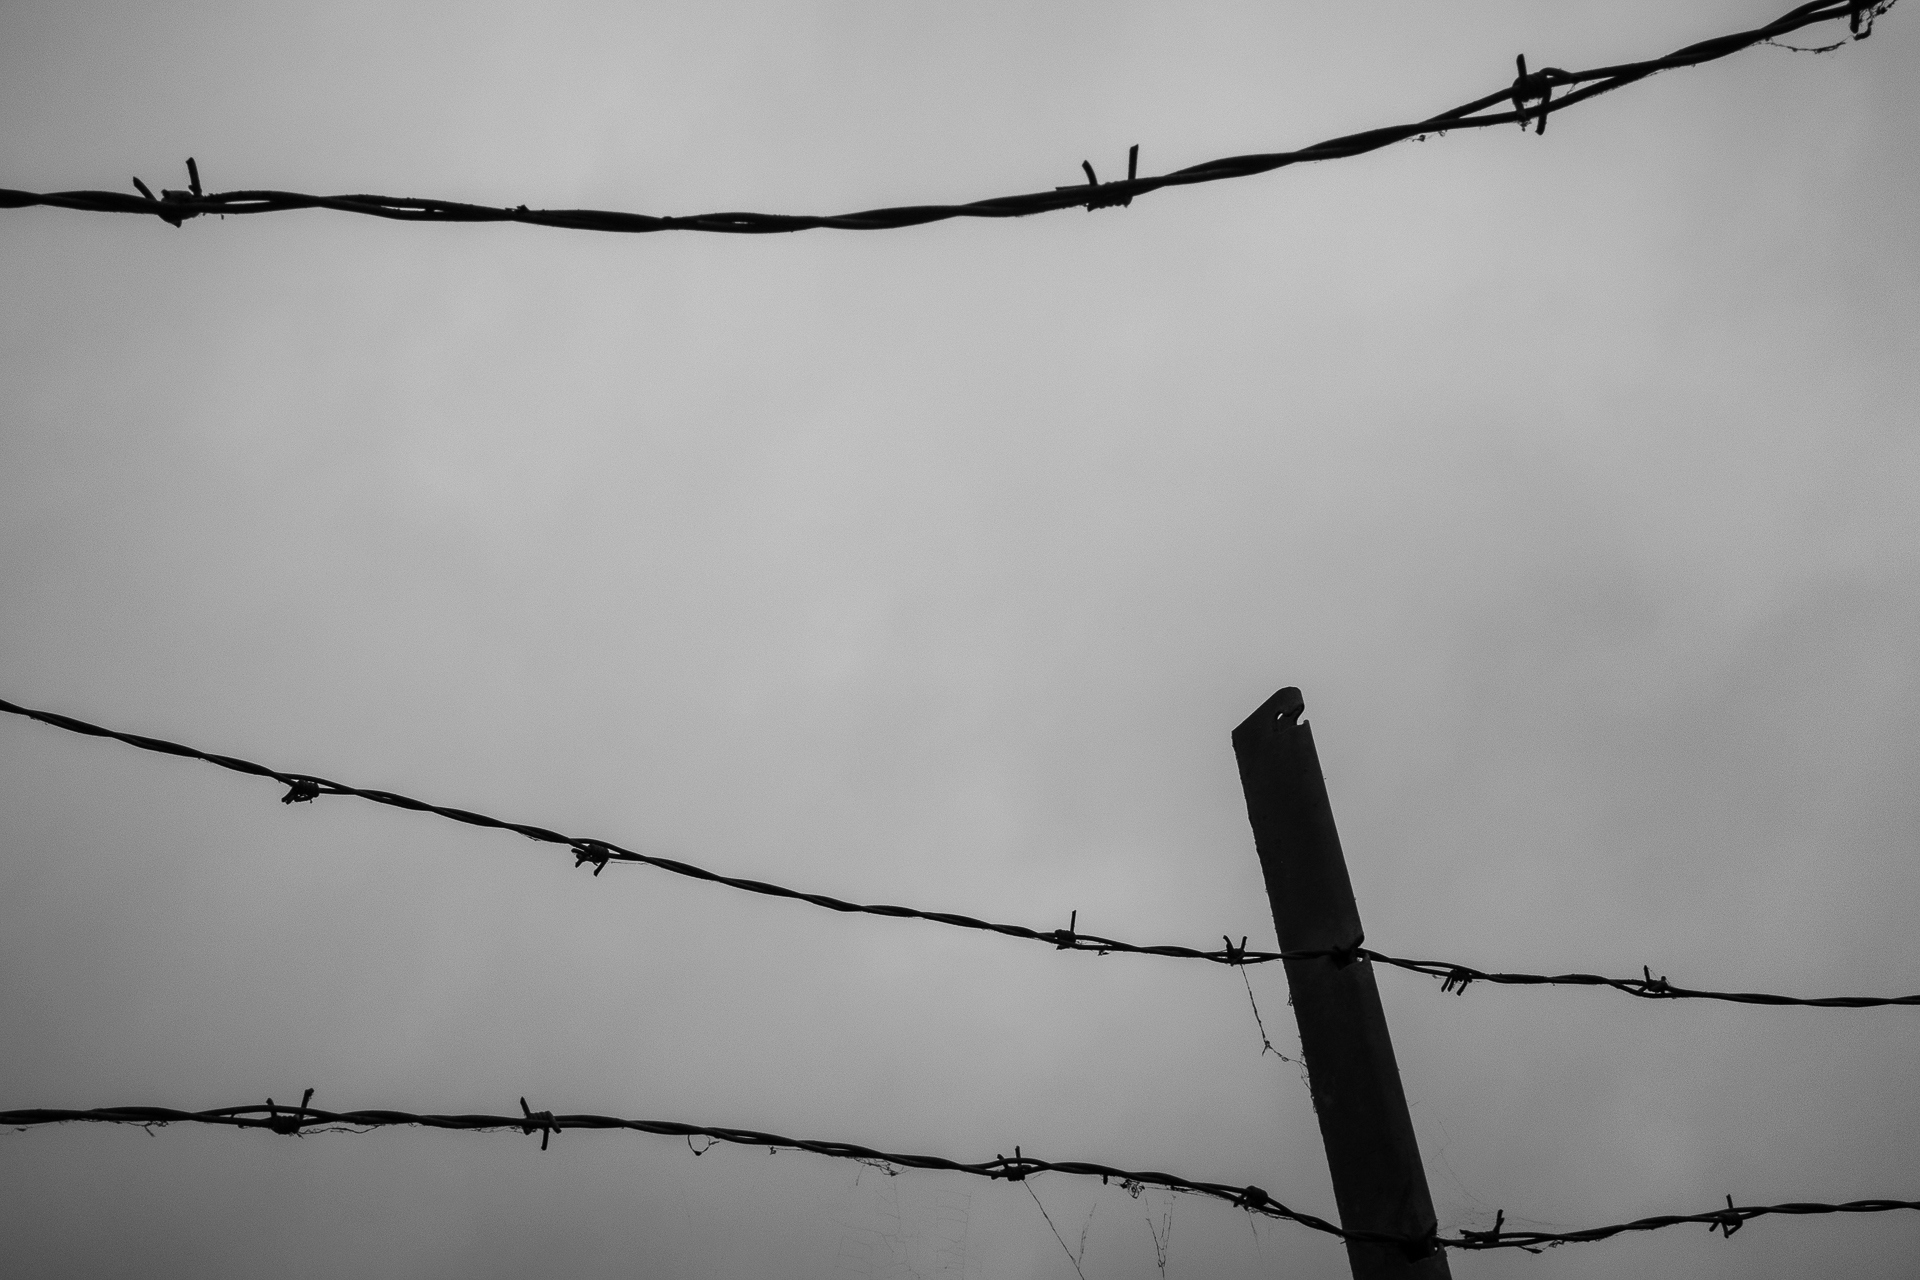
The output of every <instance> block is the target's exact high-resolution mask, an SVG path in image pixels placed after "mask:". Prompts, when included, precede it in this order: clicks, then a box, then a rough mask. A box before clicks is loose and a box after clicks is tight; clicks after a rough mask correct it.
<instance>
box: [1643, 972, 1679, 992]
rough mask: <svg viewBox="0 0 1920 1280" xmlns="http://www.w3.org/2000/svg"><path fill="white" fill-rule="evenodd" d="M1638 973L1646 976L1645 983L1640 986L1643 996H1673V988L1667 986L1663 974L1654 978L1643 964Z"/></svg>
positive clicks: (1665, 976) (1665, 977)
mask: <svg viewBox="0 0 1920 1280" xmlns="http://www.w3.org/2000/svg"><path fill="white" fill-rule="evenodd" d="M1640 972H1641V973H1643V974H1645V975H1646V979H1645V981H1643V982H1642V983H1641V984H1640V985H1641V991H1642V993H1643V994H1645V995H1650V996H1671V995H1672V994H1673V988H1672V987H1670V986H1668V985H1667V975H1666V974H1664V973H1663V974H1661V975H1660V976H1659V977H1657V978H1656V977H1654V976H1653V970H1652V968H1651V967H1649V966H1647V965H1644V964H1643V965H1641V966H1640Z"/></svg>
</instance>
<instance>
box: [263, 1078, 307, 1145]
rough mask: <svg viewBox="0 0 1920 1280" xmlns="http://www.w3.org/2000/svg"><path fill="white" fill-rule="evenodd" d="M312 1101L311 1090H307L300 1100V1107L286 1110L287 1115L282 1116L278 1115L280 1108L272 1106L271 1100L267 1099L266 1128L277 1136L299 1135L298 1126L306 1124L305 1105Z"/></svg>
mask: <svg viewBox="0 0 1920 1280" xmlns="http://www.w3.org/2000/svg"><path fill="white" fill-rule="evenodd" d="M312 1101H313V1090H311V1089H309V1090H307V1092H306V1095H305V1096H304V1097H302V1098H301V1099H300V1106H299V1107H298V1108H297V1109H296V1108H291V1107H290V1108H288V1112H289V1114H287V1115H284V1116H283V1115H281V1114H280V1108H279V1107H277V1106H275V1105H274V1102H273V1099H272V1098H268V1099H267V1128H269V1129H271V1130H273V1131H274V1132H275V1133H278V1134H286V1135H291V1134H296V1133H299V1132H300V1126H301V1125H304V1124H305V1123H306V1122H307V1119H306V1115H307V1104H308V1103H309V1102H312Z"/></svg>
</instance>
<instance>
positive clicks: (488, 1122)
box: [0, 1089, 1920, 1257]
mask: <svg viewBox="0 0 1920 1280" xmlns="http://www.w3.org/2000/svg"><path fill="white" fill-rule="evenodd" d="M312 1100H313V1090H311V1089H309V1090H307V1094H306V1097H305V1098H303V1099H301V1102H300V1105H299V1106H297V1107H296V1106H289V1105H279V1104H276V1103H275V1102H274V1101H273V1099H271V1098H269V1099H267V1101H266V1102H265V1103H254V1104H250V1105H247V1106H239V1107H219V1108H216V1109H214V1110H210V1111H180V1110H176V1109H174V1108H172V1107H99V1108H95V1109H92V1110H85V1111H79V1110H67V1109H64V1108H55V1107H30V1108H22V1109H19V1110H14V1111H0V1127H12V1128H19V1129H25V1128H29V1127H33V1126H37V1125H47V1124H70V1123H75V1122H97V1123H104V1124H130V1125H140V1126H143V1127H151V1126H155V1125H169V1124H208V1125H221V1126H225V1127H227V1128H233V1129H265V1130H268V1131H270V1132H272V1133H277V1134H283V1135H288V1136H292V1135H297V1134H301V1133H306V1132H335V1133H337V1132H343V1131H345V1132H356V1133H366V1132H370V1131H372V1130H375V1129H387V1128H394V1127H397V1126H404V1125H418V1126H420V1127H423V1128H428V1129H455V1130H466V1131H475V1132H489V1131H492V1132H498V1131H506V1130H518V1131H519V1132H521V1133H523V1134H526V1135H528V1136H532V1135H533V1134H536V1133H537V1134H539V1135H540V1149H541V1150H542V1151H544V1150H546V1149H547V1145H548V1143H549V1142H550V1141H551V1139H552V1138H553V1137H554V1135H556V1134H558V1133H561V1132H564V1131H566V1130H569V1129H626V1130H632V1131H635V1132H638V1133H652V1134H660V1135H663V1136H666V1137H673V1138H685V1139H686V1140H687V1142H688V1145H689V1147H690V1148H691V1146H692V1140H693V1139H694V1138H695V1137H704V1138H707V1139H709V1140H711V1141H713V1142H730V1143H735V1144H738V1145H740V1146H745V1147H766V1148H768V1149H769V1150H772V1151H777V1150H780V1149H782V1148H785V1149H787V1150H789V1151H809V1152H812V1153H814V1154H816V1155H823V1156H831V1157H833V1158H835V1159H841V1160H858V1161H863V1162H866V1163H869V1164H880V1165H894V1166H899V1167H900V1168H904V1169H933V1170H941V1171H945V1172H949V1173H966V1174H972V1175H974V1176H976V1177H982V1178H1004V1179H1006V1180H1008V1181H1010V1182H1024V1181H1025V1180H1026V1179H1028V1178H1031V1177H1034V1176H1036V1175H1038V1174H1043V1173H1064V1174H1072V1175H1075V1176H1079V1177H1097V1178H1099V1179H1100V1180H1101V1181H1103V1182H1107V1181H1111V1180H1113V1179H1118V1180H1119V1181H1120V1182H1121V1183H1122V1184H1127V1183H1131V1184H1133V1185H1134V1186H1135V1187H1139V1186H1156V1187H1165V1188H1167V1189H1168V1190H1170V1191H1179V1192H1185V1193H1186V1194H1188V1195H1199V1196H1208V1197H1210V1198H1212V1199H1215V1200H1224V1201H1226V1202H1227V1203H1229V1204H1232V1205H1235V1206H1237V1207H1239V1208H1242V1209H1245V1210H1247V1211H1248V1212H1249V1213H1258V1214H1261V1215H1263V1216H1265V1217H1269V1218H1278V1219H1284V1220H1286V1221H1289V1222H1297V1223H1299V1224H1300V1225H1301V1226H1303V1227H1307V1228H1310V1229H1311V1230H1314V1231H1319V1232H1323V1233H1325V1234H1327V1235H1331V1236H1338V1237H1339V1238H1340V1239H1342V1240H1351V1241H1358V1242H1363V1243H1371V1244H1389V1245H1397V1246H1399V1247H1400V1248H1402V1249H1404V1250H1405V1251H1406V1252H1407V1253H1408V1254H1409V1255H1410V1256H1414V1257H1421V1256H1425V1255H1426V1254H1428V1253H1430V1252H1432V1251H1433V1250H1434V1249H1470V1250H1483V1249H1541V1248H1546V1247H1549V1246H1552V1245H1561V1244H1580V1243H1587V1242H1591V1241H1595V1240H1606V1239H1610V1238H1612V1237H1613V1236H1617V1235H1623V1234H1625V1233H1627V1232H1633V1231H1658V1230H1660V1229H1662V1228H1664V1227H1677V1226H1684V1225H1686V1224H1689V1223H1692V1224H1704V1225H1706V1226H1707V1227H1709V1228H1713V1229H1718V1230H1720V1231H1723V1232H1725V1233H1726V1234H1727V1235H1729V1236H1731V1235H1732V1234H1733V1233H1734V1232H1736V1231H1738V1230H1739V1229H1740V1228H1741V1227H1742V1226H1743V1225H1745V1224H1746V1223H1748V1222H1750V1221H1752V1220H1753V1219H1755V1218H1763V1217H1768V1216H1771V1215H1787V1216H1807V1215H1813V1214H1829V1213H1890V1212H1893V1211H1894V1210H1897V1209H1915V1210H1920V1200H1850V1201H1847V1202H1846V1203H1844V1204H1824V1203H1810V1202H1803V1201H1794V1202H1790V1203H1787V1204H1771V1205H1736V1204H1734V1203H1733V1198H1732V1197H1731V1196H1729V1197H1728V1198H1727V1207H1726V1208H1724V1209H1714V1210H1710V1211H1708V1212H1706V1213H1687V1214H1677V1213H1674V1214H1661V1215H1659V1216H1656V1217H1650V1218H1636V1219H1634V1220H1633V1221H1631V1222H1619V1223H1613V1224H1611V1225H1608V1226H1602V1227H1588V1228H1586V1229H1584V1230H1580V1231H1551V1232H1550V1231H1507V1230H1505V1229H1504V1226H1505V1218H1506V1214H1505V1212H1504V1211H1502V1212H1501V1214H1500V1215H1499V1217H1498V1218H1497V1219H1496V1220H1495V1223H1494V1227H1493V1229H1492V1230H1490V1231H1462V1232H1461V1233H1460V1234H1459V1235H1458V1236H1438V1235H1435V1236H1430V1237H1426V1238H1420V1239H1416V1238H1411V1237H1404V1236H1395V1235H1388V1234H1385V1233H1381V1232H1373V1231H1345V1230H1342V1229H1341V1228H1339V1227H1337V1226H1335V1225H1334V1224H1333V1223H1331V1222H1329V1221H1327V1220H1326V1219H1325V1218H1321V1217H1317V1216H1315V1215H1314V1214H1310V1213H1301V1212H1299V1211H1297V1210H1294V1209H1290V1208H1288V1207H1287V1206H1286V1205H1284V1204H1281V1203H1280V1202H1279V1201H1277V1200H1275V1199H1274V1198H1273V1197H1272V1196H1270V1195H1268V1194H1267V1193H1266V1192H1265V1191H1263V1190H1261V1189H1260V1188H1259V1187H1253V1186H1247V1187H1237V1186H1232V1185H1229V1184H1227V1183H1224V1182H1198V1181H1195V1180H1193V1179H1191V1178H1183V1177H1180V1176H1179V1175H1177V1174H1171V1173H1159V1172H1154V1171H1129V1170H1125V1169H1117V1168H1114V1167H1113V1166H1111V1165H1104V1164H1090V1163H1087V1162H1085V1161H1079V1160H1041V1159H1038V1158H1036V1157H1034V1156H1029V1155H1023V1154H1022V1153H1021V1151H1020V1148H1019V1147H1015V1148H1014V1149H1013V1150H1014V1154H1013V1155H1012V1156H1011V1157H1009V1156H1004V1155H997V1156H995V1157H994V1158H993V1159H991V1160H977V1161H974V1162H972V1163H963V1162H961V1161H958V1160H950V1159H948V1158H946V1157H945V1156H928V1155H908V1154H903V1153H900V1152H896V1151H880V1150H876V1149H875V1148H873V1147H863V1146H859V1145H857V1144H854V1143H850V1142H821V1141H817V1140H814V1139H808V1138H785V1137H781V1136H780V1135H779V1134H774V1133H761V1132H759V1131H757V1130H753V1129H729V1128H720V1127H717V1126H712V1125H699V1124H684V1123H682V1122H680V1121H677V1120H627V1119H622V1118H620V1117H618V1116H598V1115H556V1114H555V1113H553V1112H551V1111H534V1110H532V1109H531V1108H530V1107H528V1105H527V1100H526V1099H525V1098H522V1099H520V1114H519V1115H517V1116H513V1115H421V1114H416V1113H414V1112H410V1111H323V1110H321V1109H319V1108H317V1107H313V1106H310V1105H308V1104H309V1103H311V1102H312ZM696 1154H699V1153H698V1151H696ZM1036 1199H1037V1197H1036ZM1041 1212H1042V1213H1045V1212H1046V1209H1045V1206H1042V1207H1041ZM1048 1225H1049V1226H1052V1219H1051V1217H1049V1218H1048ZM1054 1234H1055V1236H1056V1237H1058V1236H1059V1229H1058V1228H1055V1230H1054ZM1060 1244H1061V1247H1062V1248H1066V1241H1065V1240H1064V1239H1062V1240H1061V1241H1060ZM1068 1256H1069V1257H1071V1256H1072V1252H1071V1250H1069V1251H1068Z"/></svg>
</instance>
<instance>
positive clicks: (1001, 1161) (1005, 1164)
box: [987, 1147, 1040, 1182]
mask: <svg viewBox="0 0 1920 1280" xmlns="http://www.w3.org/2000/svg"><path fill="white" fill-rule="evenodd" d="M993 1159H994V1163H995V1164H996V1165H997V1166H998V1167H997V1168H993V1169H989V1170H988V1171H987V1176H988V1177H989V1178H1005V1179H1006V1180H1007V1181H1008V1182H1025V1181H1026V1180H1027V1175H1028V1174H1029V1173H1038V1172H1040V1170H1039V1168H1038V1165H1039V1163H1040V1162H1039V1161H1037V1160H1029V1159H1027V1158H1026V1157H1025V1156H1023V1155H1021V1154H1020V1148H1019V1147H1015V1148H1014V1149H1013V1159H1011V1160H1009V1159H1007V1158H1006V1157H1005V1156H1003V1155H995V1156H994V1158H993Z"/></svg>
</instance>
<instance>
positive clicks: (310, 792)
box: [280, 778, 320, 804]
mask: <svg viewBox="0 0 1920 1280" xmlns="http://www.w3.org/2000/svg"><path fill="white" fill-rule="evenodd" d="M319 798H320V784H319V783H317V782H315V781H314V780H313V779H312V778H293V779H290V780H288V782H287V794H285V795H283V796H281V797H280V803H281V804H306V803H307V802H309V801H311V800H318V799H319Z"/></svg>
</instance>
